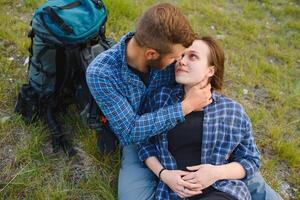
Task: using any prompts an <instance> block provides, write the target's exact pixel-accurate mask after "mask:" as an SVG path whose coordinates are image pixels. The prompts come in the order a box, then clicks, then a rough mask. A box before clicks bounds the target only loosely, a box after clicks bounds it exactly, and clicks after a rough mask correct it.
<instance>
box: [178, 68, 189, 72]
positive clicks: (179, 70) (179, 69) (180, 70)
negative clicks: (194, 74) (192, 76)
mask: <svg viewBox="0 0 300 200" xmlns="http://www.w3.org/2000/svg"><path fill="white" fill-rule="evenodd" d="M182 72H185V73H187V72H188V71H187V70H184V69H181V68H178V69H176V73H182Z"/></svg>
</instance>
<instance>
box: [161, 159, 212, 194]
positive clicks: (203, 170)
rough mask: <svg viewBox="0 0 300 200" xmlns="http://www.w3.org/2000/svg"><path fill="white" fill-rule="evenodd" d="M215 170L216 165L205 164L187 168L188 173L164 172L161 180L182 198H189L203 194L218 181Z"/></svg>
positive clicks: (180, 171)
mask: <svg viewBox="0 0 300 200" xmlns="http://www.w3.org/2000/svg"><path fill="white" fill-rule="evenodd" d="M215 169H216V166H214V165H210V164H203V165H196V166H191V167H187V170H188V171H182V170H164V171H163V172H162V174H161V179H162V181H163V182H164V183H165V184H167V185H168V186H169V187H170V188H171V190H173V191H174V192H176V193H177V194H178V196H179V197H180V198H187V197H191V196H195V195H197V194H201V193H202V190H203V189H205V188H207V187H209V186H211V185H212V184H213V183H215V182H216V181H217V180H218V177H217V175H216V170H215Z"/></svg>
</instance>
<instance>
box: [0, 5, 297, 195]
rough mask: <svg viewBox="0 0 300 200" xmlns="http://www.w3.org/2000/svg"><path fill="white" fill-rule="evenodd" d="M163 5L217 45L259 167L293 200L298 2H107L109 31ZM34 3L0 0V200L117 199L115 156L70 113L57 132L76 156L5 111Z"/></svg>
mask: <svg viewBox="0 0 300 200" xmlns="http://www.w3.org/2000/svg"><path fill="white" fill-rule="evenodd" d="M157 2H171V3H173V4H175V5H176V6H178V7H180V8H181V9H182V11H183V12H184V13H185V14H186V16H187V17H188V19H189V20H190V22H191V23H192V26H193V28H194V30H195V31H196V32H198V33H199V34H200V35H212V36H214V37H216V38H218V39H219V40H220V42H221V43H222V45H223V46H224V47H225V53H226V56H227V60H226V75H225V87H226V91H225V92H226V94H227V95H228V96H230V97H232V98H234V99H236V100H237V101H239V102H240V103H242V104H243V105H244V106H245V108H246V110H247V112H248V114H249V115H250V118H251V120H252V122H253V128H254V132H255V138H256V142H257V144H258V146H259V149H260V151H261V152H262V155H263V157H262V160H263V166H262V169H261V171H262V173H263V175H264V177H265V178H266V180H267V182H268V183H269V184H271V185H272V187H273V188H274V189H276V191H278V192H279V193H280V194H281V195H282V196H283V197H284V198H285V199H300V187H299V185H300V156H299V155H300V78H299V77H300V51H299V49H300V20H299V19H300V3H299V1H297V0H294V1H293V0H274V1H271V0H251V1H243V0H214V1H209V0H202V1H199V0H181V1H178V0H173V1H154V0H126V1H124V0H112V1H110V0H105V3H106V5H107V7H108V10H109V19H108V23H107V28H108V30H107V32H108V35H109V36H111V37H113V38H114V39H116V40H118V39H119V38H120V37H121V36H122V35H123V34H124V33H126V32H128V31H132V30H133V29H134V23H135V20H136V18H137V17H138V16H139V15H140V14H141V13H142V11H143V10H144V9H145V8H147V7H148V6H149V5H152V4H154V3H157ZM41 3H42V1H41V0H0V77H1V78H0V149H1V151H0V169H1V170H0V199H1V198H2V199H105V200H106V199H107V200H110V199H115V198H116V191H117V187H116V186H117V176H118V168H119V163H120V155H119V153H115V154H114V155H109V156H107V155H99V154H98V153H97V151H96V148H95V135H94V134H93V132H92V131H91V130H89V129H87V128H86V127H85V126H84V125H83V124H82V123H81V122H80V120H79V117H78V115H77V114H75V115H74V109H72V108H71V109H70V110H69V113H68V114H67V116H65V117H64V118H62V119H61V120H62V121H65V126H64V127H63V128H64V130H65V131H66V132H68V133H70V134H71V135H72V136H73V138H74V140H75V142H76V145H77V147H78V150H79V153H78V155H76V156H75V157H74V158H71V159H68V158H66V156H65V155H64V153H63V152H59V153H57V154H52V153H51V145H50V140H49V137H48V134H49V133H48V131H47V129H46V127H44V126H43V125H42V124H41V123H37V124H33V125H26V124H25V123H24V122H23V121H22V120H21V119H20V117H19V116H17V115H15V114H13V112H12V110H13V107H14V104H15V102H16V97H17V93H18V91H19V88H20V87H21V85H22V84H23V83H25V82H26V81H27V80H26V74H27V66H26V65H24V62H25V60H26V58H27V57H28V52H27V48H28V46H29V44H30V40H29V39H28V38H27V36H26V35H27V32H28V30H29V28H30V27H29V22H30V19H31V16H32V13H33V11H34V9H35V8H37V7H38V5H40V4H41Z"/></svg>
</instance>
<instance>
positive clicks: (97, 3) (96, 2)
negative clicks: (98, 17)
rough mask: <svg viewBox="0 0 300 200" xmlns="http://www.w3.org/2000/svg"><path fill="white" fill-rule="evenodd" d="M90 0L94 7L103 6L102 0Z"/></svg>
mask: <svg viewBox="0 0 300 200" xmlns="http://www.w3.org/2000/svg"><path fill="white" fill-rule="evenodd" d="M92 2H94V4H95V5H96V7H97V8H99V9H100V8H102V7H103V2H102V0H92Z"/></svg>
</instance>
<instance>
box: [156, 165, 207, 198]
mask: <svg viewBox="0 0 300 200" xmlns="http://www.w3.org/2000/svg"><path fill="white" fill-rule="evenodd" d="M189 173H190V172H185V171H181V170H164V171H163V172H162V173H161V179H162V181H163V182H164V183H165V184H167V185H168V186H169V188H170V189H171V190H173V191H174V192H176V193H177V194H178V196H179V197H180V198H186V197H191V196H195V195H197V194H201V193H202V191H201V189H200V190H196V189H195V190H190V189H188V188H196V185H195V184H192V183H188V182H186V181H184V180H183V179H182V176H187V175H188V174H189Z"/></svg>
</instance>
